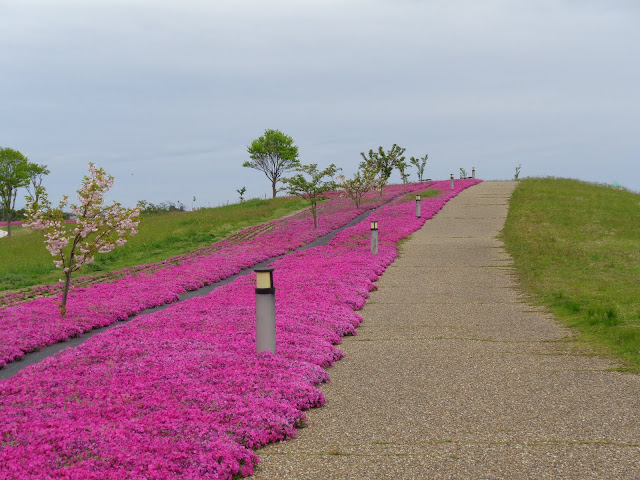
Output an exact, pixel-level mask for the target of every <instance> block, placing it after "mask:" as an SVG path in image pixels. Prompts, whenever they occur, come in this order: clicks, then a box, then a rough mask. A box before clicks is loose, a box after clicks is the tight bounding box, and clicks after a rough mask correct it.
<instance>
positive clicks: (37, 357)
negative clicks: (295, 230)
mask: <svg viewBox="0 0 640 480" xmlns="http://www.w3.org/2000/svg"><path fill="white" fill-rule="evenodd" d="M428 186H429V184H427V185H426V186H425V188H426V187H428ZM404 195H405V194H404V193H403V194H402V195H398V196H397V197H394V198H392V199H391V200H389V201H388V202H385V203H383V204H382V205H380V206H379V207H377V208H375V209H373V210H367V211H366V212H364V213H361V214H360V215H358V216H357V217H355V218H354V219H353V220H351V221H350V222H349V223H347V224H345V225H343V226H342V227H340V228H337V229H335V230H333V231H332V232H330V233H327V234H326V235H323V236H322V237H318V238H316V239H315V240H314V241H313V242H311V243H307V244H306V245H303V246H302V247H298V248H297V249H295V250H292V251H291V252H289V253H285V254H284V255H280V256H277V257H272V258H269V259H268V260H264V261H262V262H260V263H256V264H255V265H252V266H251V267H248V268H245V269H244V270H241V271H240V272H238V273H236V274H234V275H231V276H229V277H227V278H225V279H224V280H220V281H219V282H216V283H212V284H210V285H206V286H204V287H202V288H199V289H198V290H193V291H190V292H185V293H183V294H182V295H180V300H178V301H176V302H172V303H166V304H164V305H158V306H157V307H153V308H148V309H146V310H143V311H141V312H139V313H137V314H136V315H132V316H131V317H129V318H128V319H126V320H122V321H119V322H114V323H112V324H111V325H107V326H106V327H99V328H94V329H93V330H90V331H88V332H86V333H83V334H82V335H81V336H79V337H74V338H71V339H69V340H65V341H62V342H58V343H54V344H53V345H49V346H47V347H42V348H41V349H40V350H38V351H34V352H30V353H27V354H25V356H24V357H22V358H21V359H20V360H15V361H13V362H11V363H9V364H7V365H5V367H4V368H2V369H0V380H4V379H8V378H11V377H13V376H14V375H16V374H17V373H18V372H20V371H21V370H23V369H25V368H26V367H28V366H29V365H34V364H36V363H40V362H41V361H42V360H44V359H45V358H48V357H51V356H53V355H55V354H56V353H58V352H59V351H60V350H64V349H65V348H68V347H76V346H78V345H80V344H81V343H83V342H85V341H86V340H88V339H89V338H91V337H93V336H94V335H99V334H100V333H103V332H105V331H106V330H109V329H110V328H113V327H115V326H117V325H122V324H124V323H127V322H130V321H131V320H133V319H134V318H136V317H139V316H140V315H146V314H148V313H153V312H158V311H160V310H164V309H165V308H169V307H171V306H172V305H175V304H176V303H178V302H183V301H185V300H188V299H190V298H194V297H202V296H204V295H208V294H209V293H211V292H212V291H213V290H215V288H216V287H219V286H220V285H225V284H227V283H231V282H233V281H234V280H235V279H236V278H238V277H240V276H245V275H249V274H250V273H252V272H253V270H254V269H256V268H259V267H264V266H266V265H269V264H270V263H272V262H274V261H276V260H277V259H279V258H282V257H284V256H287V255H290V254H291V253H294V252H300V251H303V250H307V249H309V248H313V247H318V246H320V245H326V244H327V243H329V242H330V241H331V240H332V239H333V237H335V236H336V234H337V233H339V232H341V231H342V230H345V229H347V228H350V227H353V226H354V225H356V224H357V223H359V222H361V221H362V220H364V219H365V218H367V217H368V216H369V215H371V214H372V213H373V212H375V211H377V210H378V209H379V208H381V207H384V206H385V205H388V204H389V203H391V202H394V201H395V200H397V199H399V198H401V197H403V196H404Z"/></svg>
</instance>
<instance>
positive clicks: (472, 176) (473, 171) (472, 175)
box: [471, 167, 476, 178]
mask: <svg viewBox="0 0 640 480" xmlns="http://www.w3.org/2000/svg"><path fill="white" fill-rule="evenodd" d="M471 178H476V167H471Z"/></svg>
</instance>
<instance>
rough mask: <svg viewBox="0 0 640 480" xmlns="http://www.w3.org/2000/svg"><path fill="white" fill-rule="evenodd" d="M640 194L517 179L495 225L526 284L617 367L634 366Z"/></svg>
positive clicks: (638, 332)
mask: <svg viewBox="0 0 640 480" xmlns="http://www.w3.org/2000/svg"><path fill="white" fill-rule="evenodd" d="M639 226H640V195H638V194H635V193H632V192H629V191H626V190H618V189H614V188H611V187H607V186H602V185H595V184H589V183H584V182H580V181H576V180H567V179H553V178H535V179H525V180H522V181H521V182H520V183H519V185H518V187H517V188H516V190H515V192H514V194H513V196H512V198H511V201H510V208H509V214H508V217H507V221H506V224H505V227H504V230H503V232H502V238H503V240H504V242H505V245H506V248H507V251H508V252H509V253H510V254H511V255H512V257H513V259H514V261H515V267H516V270H517V273H518V276H519V279H520V281H521V284H522V286H523V288H524V289H525V291H527V292H529V293H530V294H532V296H533V297H534V299H536V300H537V301H538V302H539V303H540V304H541V305H545V306H547V307H548V308H549V309H550V310H551V311H552V312H553V313H554V314H555V315H556V317H557V318H559V319H560V320H561V321H562V322H563V323H565V324H566V325H568V326H570V327H573V328H575V329H576V330H577V331H578V332H579V336H578V339H579V340H582V341H586V342H589V343H590V344H591V345H593V346H594V347H596V349H597V351H598V352H599V353H604V352H606V353H613V354H615V355H616V356H617V357H618V358H619V359H620V360H622V363H623V365H624V367H623V368H624V369H629V370H632V371H640V228H639Z"/></svg>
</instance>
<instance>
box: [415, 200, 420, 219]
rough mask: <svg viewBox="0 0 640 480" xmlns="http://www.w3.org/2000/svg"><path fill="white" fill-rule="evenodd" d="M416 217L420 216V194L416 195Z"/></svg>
mask: <svg viewBox="0 0 640 480" xmlns="http://www.w3.org/2000/svg"><path fill="white" fill-rule="evenodd" d="M416 217H417V218H420V195H416Z"/></svg>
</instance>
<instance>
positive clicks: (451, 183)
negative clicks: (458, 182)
mask: <svg viewBox="0 0 640 480" xmlns="http://www.w3.org/2000/svg"><path fill="white" fill-rule="evenodd" d="M451 190H453V173H452V174H451Z"/></svg>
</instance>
